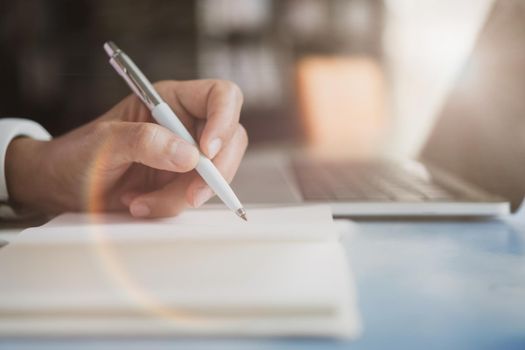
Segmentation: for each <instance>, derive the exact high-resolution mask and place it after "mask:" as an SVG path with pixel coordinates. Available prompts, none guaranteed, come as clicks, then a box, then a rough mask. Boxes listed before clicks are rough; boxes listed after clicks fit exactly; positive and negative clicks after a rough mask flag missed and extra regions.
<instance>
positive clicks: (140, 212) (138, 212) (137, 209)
mask: <svg viewBox="0 0 525 350" xmlns="http://www.w3.org/2000/svg"><path fill="white" fill-rule="evenodd" d="M129 210H130V211H131V215H133V216H136V217H139V218H140V217H145V216H148V215H149V214H150V212H151V210H150V209H149V207H148V206H147V205H146V204H144V203H140V202H138V203H133V204H132V205H131V207H130V208H129Z"/></svg>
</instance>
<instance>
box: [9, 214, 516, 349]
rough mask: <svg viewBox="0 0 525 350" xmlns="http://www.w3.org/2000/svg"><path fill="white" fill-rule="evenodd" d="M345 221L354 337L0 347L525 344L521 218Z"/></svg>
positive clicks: (501, 346)
mask: <svg viewBox="0 0 525 350" xmlns="http://www.w3.org/2000/svg"><path fill="white" fill-rule="evenodd" d="M349 226H350V229H349V230H348V232H347V233H346V234H345V235H344V237H343V243H344V245H345V247H346V249H347V250H348V253H349V254H348V259H349V263H350V264H351V266H352V269H353V270H354V273H355V275H356V278H357V286H358V290H359V306H360V310H361V314H362V317H363V324H364V333H363V335H362V337H361V338H360V339H358V340H356V341H354V342H351V343H345V342H340V341H333V340H319V339H270V340H268V339H256V340H246V339H243V340H236V339H175V338H162V339H144V338H139V339H114V338H110V339H91V338H89V339H85V338H84V339H76V340H75V339H45V340H43V339H38V340H27V341H25V340H9V341H5V340H0V349H32V348H39V349H53V350H57V349H64V350H65V349H68V350H69V349H77V348H78V349H92V348H93V349H114V348H118V349H151V350H154V349H184V350H186V349H229V350H235V349H346V348H351V349H356V350H358V349H476V350H481V349H498V350H500V349H504V350H513V349H525V219H524V220H523V222H519V221H517V220H516V222H514V223H513V224H511V223H509V222H503V221H497V220H491V221H473V222H457V221H456V222H454V221H440V222H421V221H420V222H408V221H368V222H358V223H355V224H354V223H350V225H349ZM16 231H17V230H16V229H15V230H13V229H11V230H7V229H4V230H3V231H0V238H4V239H6V238H7V239H9V237H10V236H11V235H16Z"/></svg>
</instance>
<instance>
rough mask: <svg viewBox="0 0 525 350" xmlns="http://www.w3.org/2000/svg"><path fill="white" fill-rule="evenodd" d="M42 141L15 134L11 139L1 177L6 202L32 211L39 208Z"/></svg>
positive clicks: (41, 193) (41, 175) (42, 188)
mask: <svg viewBox="0 0 525 350" xmlns="http://www.w3.org/2000/svg"><path fill="white" fill-rule="evenodd" d="M46 143H47V142H45V141H38V140H34V139H32V138H29V137H19V138H16V139H14V140H12V141H11V143H10V144H9V146H8V147H7V151H6V155H5V179H6V185H7V192H8V194H9V201H10V202H12V203H13V204H16V205H19V206H22V207H24V208H30V209H35V210H43V209H44V208H43V207H42V205H41V203H44V199H45V194H44V193H43V191H44V189H45V187H43V184H42V182H43V181H44V179H45V178H46V174H45V168H44V167H43V166H42V165H43V164H42V163H43V161H44V159H45V158H44V157H43V154H42V148H43V146H44V144H46Z"/></svg>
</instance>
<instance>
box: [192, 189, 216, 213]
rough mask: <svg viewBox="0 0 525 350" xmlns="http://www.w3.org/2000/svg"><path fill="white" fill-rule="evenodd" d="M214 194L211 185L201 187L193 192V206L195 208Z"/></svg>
mask: <svg viewBox="0 0 525 350" xmlns="http://www.w3.org/2000/svg"><path fill="white" fill-rule="evenodd" d="M212 196H213V191H212V190H211V189H210V188H209V187H201V188H199V189H196V190H195V191H194V192H193V206H194V207H195V208H198V207H200V206H201V205H203V204H204V203H205V202H206V201H207V200H208V199H210V198H211V197H212Z"/></svg>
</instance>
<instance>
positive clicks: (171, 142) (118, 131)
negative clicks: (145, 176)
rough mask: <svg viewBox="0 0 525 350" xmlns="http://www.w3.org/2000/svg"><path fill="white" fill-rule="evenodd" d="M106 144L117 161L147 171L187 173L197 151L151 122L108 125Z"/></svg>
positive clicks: (195, 161)
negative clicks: (108, 142)
mask: <svg viewBox="0 0 525 350" xmlns="http://www.w3.org/2000/svg"><path fill="white" fill-rule="evenodd" d="M109 124H110V126H109V128H108V129H109V135H108V134H106V136H107V137H109V138H110V140H111V141H110V144H111V145H112V152H113V159H115V160H116V161H117V162H124V163H126V162H129V163H131V162H136V163H141V164H144V165H146V166H149V167H151V168H155V169H160V170H168V171H175V172H187V171H190V170H192V169H193V168H195V166H196V165H197V162H198V160H199V151H198V149H197V148H196V147H195V146H193V145H191V144H189V143H188V142H186V141H184V140H183V139H181V138H180V137H178V136H176V135H175V134H174V133H172V132H171V131H169V130H168V129H166V128H164V127H162V126H160V125H157V124H153V123H136V122H111V123H109Z"/></svg>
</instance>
